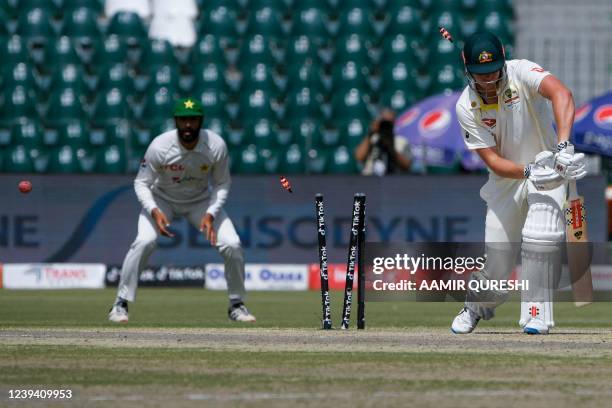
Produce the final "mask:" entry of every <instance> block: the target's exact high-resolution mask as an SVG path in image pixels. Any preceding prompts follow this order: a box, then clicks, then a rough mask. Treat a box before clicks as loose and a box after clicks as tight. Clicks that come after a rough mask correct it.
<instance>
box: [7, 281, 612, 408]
mask: <svg viewBox="0 0 612 408" xmlns="http://www.w3.org/2000/svg"><path fill="white" fill-rule="evenodd" d="M114 296H115V290H113V289H107V290H58V291H8V290H4V291H1V292H0V406H1V405H4V404H7V403H12V402H10V401H8V399H7V395H8V394H7V393H8V391H7V390H8V389H16V388H22V389H40V388H47V389H50V388H51V389H53V388H55V389H58V388H63V389H66V388H69V389H72V390H73V391H74V395H75V398H74V399H73V400H72V401H64V402H63V406H113V407H116V406H121V407H122V408H123V407H140V406H173V407H182V406H205V405H207V406H262V407H270V406H274V407H277V406H278V407H284V406H289V405H296V406H318V405H322V404H325V403H329V404H331V405H332V406H334V407H337V406H342V407H343V406H351V407H352V406H408V405H410V406H436V407H442V406H470V407H473V406H516V404H517V403H523V402H524V403H527V402H529V405H531V406H545V407H554V408H559V407H563V406H581V407H582V406H603V405H606V404H608V399H610V398H612V394H610V392H609V380H608V379H609V378H610V377H611V376H612V347H607V345H606V342H612V334H611V333H610V330H609V328H610V327H611V325H612V318H611V317H610V316H611V314H610V307H609V304H605V303H598V304H594V305H591V306H589V307H586V308H581V309H576V308H575V307H574V306H573V304H571V303H562V304H558V305H557V306H556V308H555V320H556V322H557V328H558V332H559V334H558V335H554V334H553V335H550V336H542V337H532V336H525V335H522V334H519V333H520V331H519V328H518V325H517V323H516V321H517V320H518V313H519V304H518V303H515V302H514V303H508V304H506V305H503V306H502V307H500V308H499V309H498V316H497V317H496V318H495V319H494V320H492V321H488V322H482V323H481V324H479V326H478V329H477V332H476V333H475V334H472V335H468V336H454V335H452V334H450V332H449V330H448V327H449V325H450V322H451V320H452V318H453V317H454V315H455V314H456V313H457V311H458V310H459V308H460V307H461V305H460V304H459V303H451V302H449V303H415V302H394V303H391V302H388V303H373V302H372V303H368V304H367V309H366V317H367V330H365V331H364V332H357V331H356V330H351V331H350V332H348V333H346V332H341V331H332V332H324V331H321V330H318V329H317V328H318V327H319V325H320V322H319V319H320V314H321V312H320V308H321V300H320V294H319V293H318V292H253V293H251V294H250V295H249V298H248V302H247V305H248V306H249V308H250V309H251V311H252V312H253V313H254V314H255V315H256V316H257V318H258V322H257V323H256V324H254V325H246V326H245V325H237V324H236V323H232V322H229V321H228V319H227V310H226V307H227V305H226V295H225V293H223V292H210V291H205V290H203V289H147V288H143V289H140V290H139V292H138V300H137V302H136V303H134V304H131V305H130V323H129V324H128V325H111V324H110V323H109V322H107V320H106V313H107V311H108V308H109V307H110V304H111V303H112V301H113V299H114ZM341 296H342V294H341V293H339V292H336V293H334V294H333V297H332V305H333V310H334V315H333V318H334V323H336V324H335V325H336V326H337V323H338V322H339V320H340V319H339V316H340V308H341V300H342V299H341ZM355 312H356V310H355ZM353 327H354V323H353ZM602 329H603V330H602ZM46 333H51V335H50V337H47V336H46ZM53 333H54V334H53ZM70 333H72V334H70ZM122 333H123V334H125V340H124V339H123V337H122V336H123V334H122ZM151 333H153V335H154V336H160V337H155V338H147V337H146V336H147V335H151ZM177 333H178V334H177ZM211 333H213V334H214V336H212V337H210V336H209V335H210V334H211ZM419 333H422V336H421V335H420V334H419ZM139 335H141V336H142V337H141V338H139V337H138V336H139ZM53 336H55V337H53ZM71 336H72V337H71ZM79 336H83V338H79ZM87 336H88V337H87ZM98 336H99V337H104V336H106V340H104V341H98V340H97V337H98ZM164 336H166V337H164ZM190 336H191V337H190ZM207 336H209V337H207ZM215 336H218V337H215ZM223 336H226V337H223ZM85 337H87V338H85ZM49 338H53V341H55V343H53V342H49ZM159 339H161V340H159ZM140 340H142V342H141V343H138V341H140ZM145 340H146V341H145ZM200 340H201V343H199V342H200ZM147 341H149V342H147ZM89 342H90V343H91V345H88V343H89ZM181 342H182V343H181ZM185 343H189V344H185ZM13 402H14V401H13ZM43 405H44V404H42V405H41V406H43ZM23 406H25V405H23ZM49 406H57V405H52V404H49Z"/></svg>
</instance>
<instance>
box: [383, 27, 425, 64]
mask: <svg viewBox="0 0 612 408" xmlns="http://www.w3.org/2000/svg"><path fill="white" fill-rule="evenodd" d="M419 43H420V41H419V38H418V37H412V36H409V35H404V34H395V35H390V36H389V37H385V38H383V42H382V47H381V52H382V55H381V58H380V63H379V64H380V65H382V66H385V65H389V64H395V63H397V62H405V61H415V62H416V63H418V62H419V59H418V51H417V50H418V47H419Z"/></svg>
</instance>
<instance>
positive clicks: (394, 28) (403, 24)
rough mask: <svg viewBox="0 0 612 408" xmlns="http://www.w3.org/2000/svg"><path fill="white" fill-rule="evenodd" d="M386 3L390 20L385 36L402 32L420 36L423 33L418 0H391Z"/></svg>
mask: <svg viewBox="0 0 612 408" xmlns="http://www.w3.org/2000/svg"><path fill="white" fill-rule="evenodd" d="M390 3H391V4H387V6H386V9H387V14H388V15H389V16H390V20H389V22H388V24H387V27H386V29H385V36H386V37H390V36H392V35H397V34H403V35H408V36H410V37H416V38H420V37H421V36H422V34H423V32H422V26H421V21H422V19H423V17H422V14H423V13H422V11H421V6H420V4H413V3H418V0H416V2H415V1H391V2H390Z"/></svg>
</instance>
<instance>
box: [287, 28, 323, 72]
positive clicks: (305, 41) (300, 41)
mask: <svg viewBox="0 0 612 408" xmlns="http://www.w3.org/2000/svg"><path fill="white" fill-rule="evenodd" d="M284 61H286V63H287V65H296V64H299V65H304V64H308V63H314V64H318V63H320V60H319V54H318V46H317V45H316V44H315V42H314V40H313V39H312V38H311V37H308V36H305V35H300V36H298V37H292V38H290V39H289V41H288V42H287V47H286V49H285V58H284Z"/></svg>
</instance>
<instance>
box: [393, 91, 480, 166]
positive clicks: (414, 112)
mask: <svg viewBox="0 0 612 408" xmlns="http://www.w3.org/2000/svg"><path fill="white" fill-rule="evenodd" d="M460 95H461V92H453V93H450V94H442V95H435V96H431V97H429V98H427V99H424V100H422V101H421V102H419V103H417V104H416V105H414V106H412V107H411V108H410V109H408V110H407V111H405V112H404V113H402V114H401V115H400V116H399V117H398V118H397V120H396V122H395V132H396V133H397V134H398V135H400V136H403V137H405V138H406V139H407V140H408V142H410V145H411V149H412V153H413V156H414V158H415V161H416V162H417V163H424V164H425V165H427V166H439V167H450V166H453V165H455V164H456V163H457V162H458V161H460V162H461V164H462V165H463V166H464V167H465V168H467V169H469V170H476V169H481V168H483V167H484V163H482V161H481V160H480V158H478V155H476V154H475V153H474V152H470V151H469V150H468V149H467V148H466V147H465V143H464V142H463V139H462V134H463V132H462V131H461V127H460V126H459V122H458V121H457V114H456V113H455V104H456V103H457V100H458V99H459V96H460Z"/></svg>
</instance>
